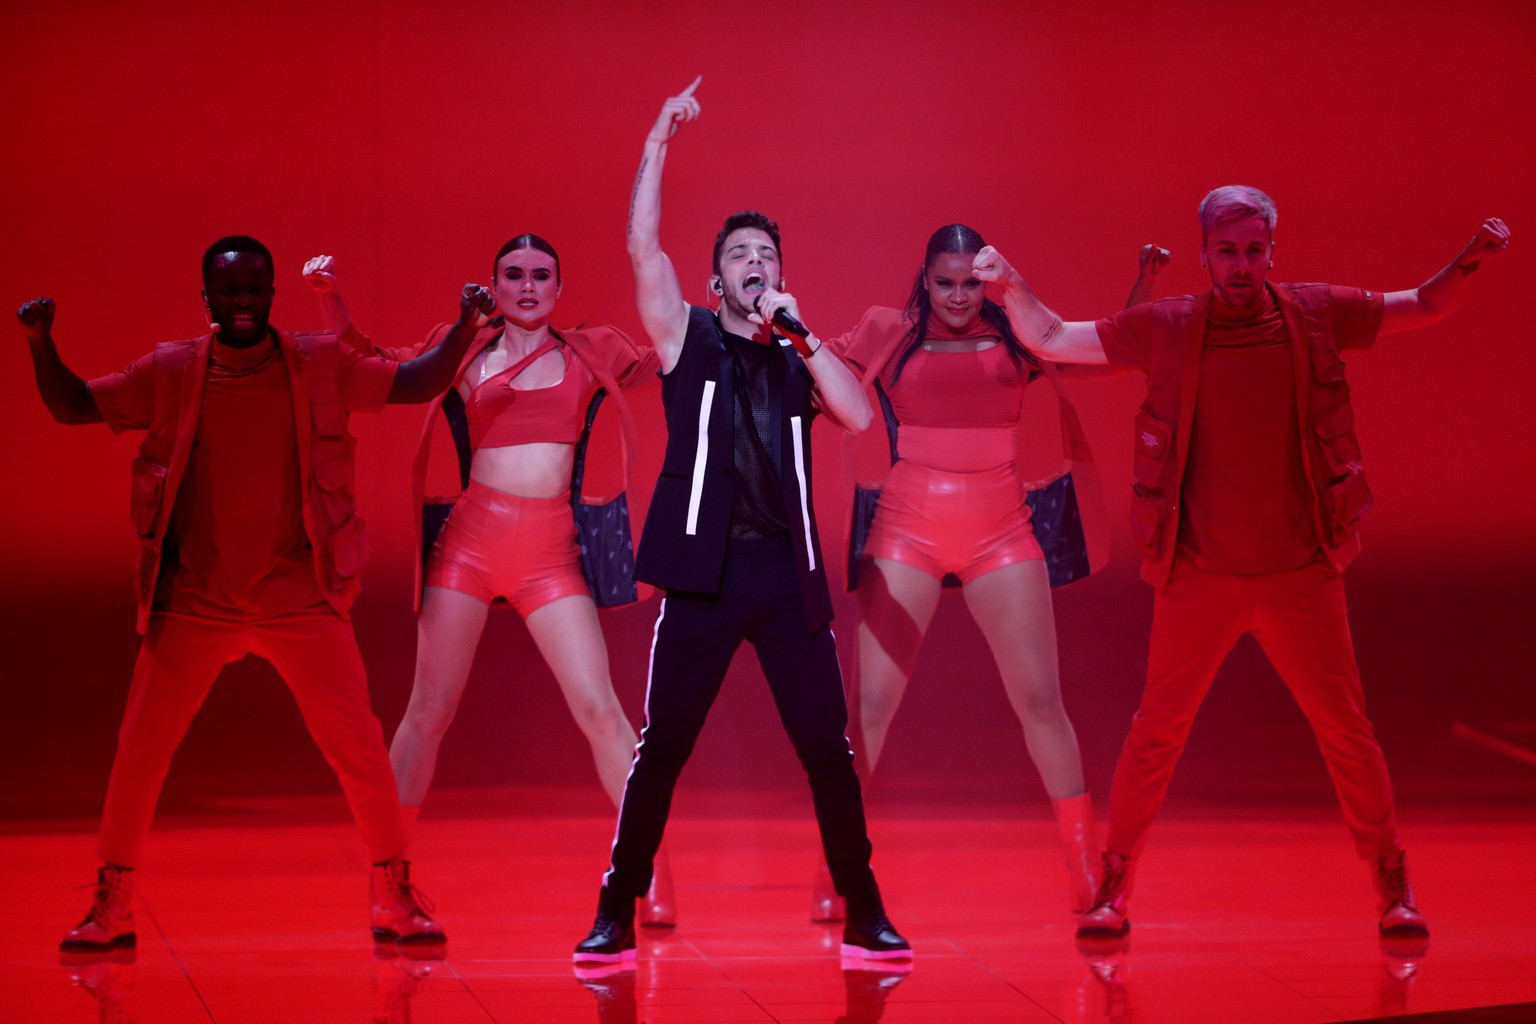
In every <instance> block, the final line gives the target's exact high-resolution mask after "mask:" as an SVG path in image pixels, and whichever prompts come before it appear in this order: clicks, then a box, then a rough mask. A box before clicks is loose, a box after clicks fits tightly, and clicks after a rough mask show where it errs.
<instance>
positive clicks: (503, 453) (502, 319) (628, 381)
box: [305, 234, 676, 926]
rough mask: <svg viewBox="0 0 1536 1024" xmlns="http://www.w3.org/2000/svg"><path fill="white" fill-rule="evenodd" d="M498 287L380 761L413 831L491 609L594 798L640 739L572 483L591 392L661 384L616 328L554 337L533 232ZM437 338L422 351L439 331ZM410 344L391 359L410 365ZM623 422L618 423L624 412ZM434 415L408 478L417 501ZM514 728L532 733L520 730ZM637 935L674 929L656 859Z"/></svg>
mask: <svg viewBox="0 0 1536 1024" xmlns="http://www.w3.org/2000/svg"><path fill="white" fill-rule="evenodd" d="M333 270H334V261H333V260H332V259H331V258H330V257H318V258H316V259H315V260H311V261H310V263H309V264H308V265H307V266H306V267H305V276H306V278H307V279H308V280H309V281H310V284H311V285H312V286H313V287H314V288H315V290H316V292H317V295H318V297H319V299H320V303H321V309H322V313H323V314H324V316H325V319H326V322H327V324H328V325H330V326H337V325H345V324H348V323H350V322H351V317H350V316H349V315H348V313H347V312H346V306H345V303H344V302H343V301H342V299H341V294H340V292H339V291H338V290H337V288H336V281H335V276H334V273H333ZM494 273H495V282H494V284H493V285H492V288H491V292H492V295H493V296H494V297H495V299H496V305H497V307H498V309H499V313H500V315H499V316H498V317H497V318H496V319H495V320H493V321H492V322H491V323H490V324H489V325H488V326H487V327H486V328H484V329H482V330H481V332H480V334H479V335H477V336H476V338H475V340H474V341H473V342H472V343H471V344H470V346H469V351H468V353H467V355H466V356H465V358H464V361H463V363H462V364H461V366H460V368H459V372H458V375H457V376H456V377H455V378H454V382H453V388H454V389H455V390H457V392H458V396H457V397H458V398H461V399H462V400H463V408H464V411H465V418H466V420H467V426H468V437H469V448H470V450H471V452H472V457H471V461H470V466H469V486H468V488H467V489H466V490H465V491H464V493H463V494H462V495H461V496H460V497H459V498H458V500H457V501H456V502H455V504H454V507H453V512H452V514H451V515H450V516H449V517H448V521H447V523H446V525H444V526H443V528H442V531H441V532H440V533H439V534H438V537H437V541H436V543H435V544H434V545H433V547H432V549H431V551H430V552H428V553H427V560H426V567H425V579H424V583H425V586H424V587H422V588H421V590H420V596H419V601H420V604H419V610H420V613H421V615H420V619H419V620H418V624H417V633H416V680H415V685H414V686H413V688H412V690H411V699H410V702H409V704H408V705H407V707H406V711H405V718H404V719H403V720H402V721H401V723H400V726H399V728H398V729H397V730H396V731H395V736H394V740H393V742H392V743H391V744H390V749H389V756H390V761H391V762H392V763H393V765H394V770H395V778H396V782H397V784H398V786H399V789H400V803H401V805H402V806H403V807H404V809H405V811H406V815H407V819H408V820H409V821H410V822H412V823H414V821H415V818H416V815H417V814H419V813H420V809H421V804H422V801H423V800H424V799H425V798H426V795H427V788H428V786H429V785H430V784H431V782H432V775H433V772H434V770H435V769H436V767H437V753H438V749H439V747H440V746H441V744H442V740H443V735H444V733H446V732H447V731H448V726H449V725H451V724H452V722H453V718H454V715H455V713H456V712H457V711H458V706H459V699H460V697H462V696H463V693H464V686H465V683H466V682H468V680H469V670H470V664H471V662H472V660H473V659H474V654H475V648H476V647H477V646H478V645H479V642H480V635H481V633H482V632H483V631H484V630H485V624H486V619H487V616H488V612H489V607H490V603H491V602H492V601H493V600H495V599H497V598H504V599H506V600H508V601H509V602H510V603H511V604H512V606H513V607H514V608H515V609H516V610H517V612H518V613H519V614H520V615H522V617H523V621H524V622H525V623H526V624H527V626H528V632H529V634H530V635H531V636H532V637H533V641H534V643H535V645H537V647H538V649H539V653H540V654H542V655H543V656H544V660H545V662H546V663H547V664H548V665H549V667H550V670H551V671H552V672H553V673H554V676H555V679H556V680H557V681H558V683H559V685H560V689H561V692H562V693H563V694H564V695H565V699H566V702H567V704H569V706H570V708H571V713H572V715H573V716H574V717H575V719H576V723H577V725H579V726H580V727H581V730H582V732H583V733H584V734H585V735H586V737H587V741H588V742H589V743H590V744H591V746H592V758H593V760H594V761H595V762H596V764H597V773H598V776H599V778H600V779H601V781H602V785H603V789H604V791H605V792H607V794H608V796H609V797H610V798H611V799H612V800H613V802H614V804H615V805H617V804H618V803H619V801H620V799H621V798H622V797H623V794H624V780H625V778H626V777H627V775H628V774H629V765H630V761H631V760H632V758H633V756H634V749H635V744H636V736H635V731H634V729H633V728H632V727H631V726H630V723H629V720H628V719H627V718H626V717H625V715H624V709H623V708H622V707H621V706H620V704H619V701H618V698H617V697H616V696H615V695H614V692H613V682H612V678H611V676H610V675H609V670H608V651H607V647H606V645H605V644H604V642H603V634H602V629H601V627H600V626H599V625H598V620H597V611H596V606H595V604H594V602H593V600H592V596H591V593H590V592H589V590H588V587H587V583H586V580H585V578H584V577H583V575H582V569H581V564H580V558H579V554H578V550H577V543H576V529H575V524H574V521H573V519H572V514H571V493H570V492H571V480H572V477H571V474H572V470H573V468H574V466H575V458H576V441H577V439H578V437H579V436H580V434H581V431H582V426H583V416H584V414H585V412H586V411H587V407H588V405H589V403H590V402H591V401H592V397H593V395H594V394H596V392H597V391H598V389H599V388H606V389H607V390H608V391H609V392H610V399H611V400H612V402H614V403H615V404H618V405H620V406H621V407H622V405H623V401H624V399H623V396H622V395H619V394H613V392H615V391H617V389H621V388H629V387H632V386H635V385H638V384H643V383H646V382H648V381H652V380H654V379H655V377H654V374H655V370H656V357H655V352H654V351H653V350H652V349H651V348H649V347H646V346H640V345H636V344H635V343H634V342H633V341H632V340H630V338H629V337H628V336H626V335H625V334H624V333H623V332H621V331H619V330H617V329H615V328H612V327H591V328H584V329H580V330H556V329H555V328H553V327H552V326H551V324H550V318H551V317H552V315H553V314H554V308H555V302H556V300H557V299H558V298H559V296H560V288H561V280H560V258H559V256H558V255H557V254H556V252H555V249H554V246H552V245H551V244H550V243H549V242H547V241H545V240H544V239H543V238H540V237H539V236H538V235H531V234H524V235H518V236H517V237H516V238H514V239H512V240H511V241H509V242H508V243H507V244H506V245H504V246H502V249H501V251H500V252H499V253H497V254H496V259H495V262H494ZM447 326H448V325H443V326H441V327H438V328H437V329H435V330H434V331H433V332H432V333H431V334H430V335H429V336H428V338H427V340H426V341H425V342H424V343H423V346H421V347H427V346H430V345H432V344H433V343H435V342H436V340H437V338H438V336H439V335H440V334H442V333H443V331H445V330H446V329H447ZM414 351H415V349H408V350H386V354H389V355H393V356H395V357H397V358H406V357H408V355H409V353H411V352H414ZM626 415H627V413H626ZM437 416H438V410H437V403H434V404H433V408H432V411H431V412H430V413H429V420H428V427H427V430H426V431H424V432H423V437H422V450H421V452H419V453H418V457H417V473H416V480H415V481H414V490H415V497H416V503H417V505H418V506H419V504H420V501H421V498H422V496H423V494H424V489H425V468H426V463H425V460H424V457H423V456H424V454H425V452H426V449H427V446H428V443H429V441H430V436H429V434H428V431H430V428H431V425H432V424H433V423H435V421H436V418H437ZM523 727H527V726H526V725H525V726H523ZM640 920H641V923H642V924H649V925H659V926H667V925H671V924H674V923H676V907H675V902H674V899H673V895H672V879H671V872H670V870H669V868H668V867H667V862H666V861H665V860H664V859H658V860H657V864H656V872H655V879H654V882H653V884H652V887H651V891H650V893H649V894H648V895H647V898H646V900H645V901H644V904H643V905H642V907H641V909H640Z"/></svg>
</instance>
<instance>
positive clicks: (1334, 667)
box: [1107, 560, 1397, 858]
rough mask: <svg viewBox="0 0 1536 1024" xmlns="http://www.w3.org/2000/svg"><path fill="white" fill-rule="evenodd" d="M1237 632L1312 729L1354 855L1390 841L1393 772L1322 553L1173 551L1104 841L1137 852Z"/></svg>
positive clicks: (1338, 588) (1339, 585) (1336, 582)
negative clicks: (1231, 556)
mask: <svg viewBox="0 0 1536 1024" xmlns="http://www.w3.org/2000/svg"><path fill="white" fill-rule="evenodd" d="M1244 633H1252V634H1253V636H1254V639H1255V640H1257V641H1258V642H1259V646H1260V647H1261V648H1262V649H1263V651H1264V653H1265V655H1266V656H1268V658H1269V660H1270V663H1271V664H1273V665H1274V666H1275V669H1276V671H1278V672H1279V673H1280V678H1281V679H1282V680H1284V682H1285V685H1286V686H1287V687H1288V688H1289V689H1290V691H1291V696H1292V697H1294V698H1295V699H1296V703H1297V704H1298V705H1300V707H1301V710H1302V713H1303V714H1305V715H1306V716H1307V721H1308V722H1309V723H1310V724H1311V726H1312V732H1313V733H1314V734H1315V735H1316V736H1317V743H1318V746H1319V748H1321V750H1322V754H1323V760H1324V761H1325V762H1327V765H1328V774H1329V775H1330V776H1332V778H1333V786H1334V789H1335V790H1336V791H1337V792H1338V795H1339V802H1340V803H1341V804H1342V805H1343V807H1344V820H1345V823H1346V824H1347V825H1348V826H1349V830H1350V832H1351V834H1353V836H1354V838H1355V849H1356V850H1357V851H1358V852H1359V854H1360V856H1362V857H1365V858H1373V857H1375V856H1377V855H1378V854H1381V853H1385V852H1388V851H1390V850H1393V849H1395V848H1396V847H1397V825H1396V823H1395V821H1394V819H1393V811H1392V783H1391V780H1390V779H1388V777H1387V764H1386V760H1385V759H1384V758H1383V757H1382V754H1381V747H1379V746H1377V744H1376V736H1375V733H1374V731H1373V730H1372V728H1371V723H1370V720H1369V719H1367V718H1366V717H1365V695H1364V693H1363V692H1362V690H1361V688H1360V670H1359V668H1358V667H1357V666H1356V664H1355V650H1354V645H1353V643H1352V642H1351V641H1350V636H1349V620H1348V617H1347V613H1346V607H1345V602H1344V579H1343V577H1342V576H1341V575H1340V574H1339V572H1338V571H1336V570H1335V569H1333V568H1332V567H1330V566H1327V565H1309V566H1306V567H1304V568H1301V569H1296V570H1293V571H1291V572H1278V573H1266V574H1263V575H1257V576H1238V575H1226V574H1223V573H1207V572H1201V571H1200V570H1198V569H1196V568H1194V567H1193V566H1191V565H1189V564H1188V563H1187V562H1185V561H1183V560H1180V561H1179V562H1177V563H1175V565H1174V570H1173V577H1172V579H1171V580H1170V581H1169V583H1168V585H1167V586H1166V587H1164V588H1162V589H1160V590H1158V591H1157V594H1156V597H1155V598H1154V599H1153V605H1152V643H1151V649H1150V651H1149V652H1148V655H1147V688H1146V690H1145V692H1143V693H1142V697H1141V707H1140V708H1139V709H1138V710H1137V712H1136V717H1135V718H1134V719H1133V720H1132V722H1131V734H1130V735H1129V736H1128V737H1126V740H1125V747H1124V748H1123V749H1122V750H1121V751H1120V762H1119V764H1117V765H1116V766H1115V782H1114V787H1113V789H1112V790H1111V791H1110V797H1109V838H1108V843H1107V845H1108V847H1109V849H1110V850H1113V851H1114V852H1116V853H1119V854H1122V855H1124V856H1128V857H1136V856H1139V855H1140V854H1141V852H1142V849H1143V848H1144V847H1145V845H1146V841H1147V830H1148V829H1149V828H1150V827H1151V825H1152V819H1153V818H1154V817H1156V816H1157V812H1158V810H1159V809H1160V808H1161V807H1162V805H1163V798H1164V797H1165V796H1166V795H1167V792H1168V783H1169V781H1170V780H1171V779H1172V778H1173V769H1174V766H1175V765H1176V764H1177V763H1178V760H1179V755H1180V754H1182V753H1183V752H1184V741H1185V740H1186V739H1187V738H1188V736H1189V727H1190V724H1191V723H1192V722H1193V721H1194V718H1195V712H1196V711H1197V710H1198V709H1199V707H1200V702H1201V701H1203V700H1204V699H1205V695H1206V693H1207V692H1208V691H1209V690H1210V688H1211V681H1212V680H1213V679H1214V678H1215V676H1216V670H1217V669H1218V668H1220V667H1221V663H1222V662H1223V661H1225V660H1226V657H1227V654H1228V652H1230V651H1231V650H1232V645H1233V644H1235V643H1236V642H1237V639H1238V637H1240V636H1242V635H1243V634H1244Z"/></svg>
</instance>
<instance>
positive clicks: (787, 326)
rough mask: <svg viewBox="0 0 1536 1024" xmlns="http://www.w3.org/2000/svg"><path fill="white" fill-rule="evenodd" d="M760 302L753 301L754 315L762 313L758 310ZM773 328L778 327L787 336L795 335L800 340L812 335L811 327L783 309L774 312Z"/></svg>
mask: <svg viewBox="0 0 1536 1024" xmlns="http://www.w3.org/2000/svg"><path fill="white" fill-rule="evenodd" d="M759 301H760V300H758V299H753V300H752V311H753V312H754V313H756V312H761V311H760V310H759V309H758V304H759ZM773 326H775V327H777V328H778V329H779V330H781V331H783V332H784V333H785V334H793V335H796V336H797V337H800V338H805V337H807V336H808V335H809V334H810V333H811V329H810V328H809V327H807V326H805V324H803V323H801V322H800V321H799V320H796V319H795V318H794V317H792V316H790V315H789V314H788V313H786V312H784V311H783V310H782V309H776V310H774V311H773Z"/></svg>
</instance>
